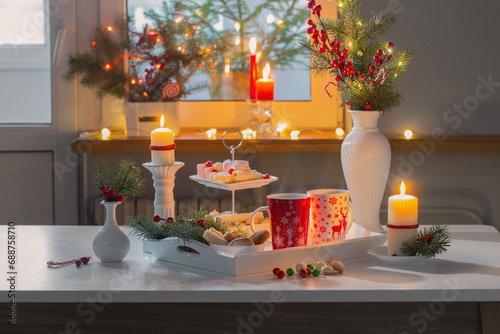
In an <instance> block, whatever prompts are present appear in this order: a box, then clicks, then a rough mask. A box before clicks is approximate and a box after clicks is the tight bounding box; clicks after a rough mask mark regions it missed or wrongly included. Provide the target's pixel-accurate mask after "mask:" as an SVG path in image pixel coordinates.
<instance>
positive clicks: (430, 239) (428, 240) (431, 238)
mask: <svg viewBox="0 0 500 334" xmlns="http://www.w3.org/2000/svg"><path fill="white" fill-rule="evenodd" d="M425 239H426V240H427V243H430V242H431V241H432V240H434V238H433V237H432V235H428V236H427V238H425Z"/></svg>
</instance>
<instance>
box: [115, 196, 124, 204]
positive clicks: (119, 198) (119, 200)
mask: <svg viewBox="0 0 500 334" xmlns="http://www.w3.org/2000/svg"><path fill="white" fill-rule="evenodd" d="M116 200H117V201H118V202H122V201H123V200H125V196H123V195H118V196H117V197H116Z"/></svg>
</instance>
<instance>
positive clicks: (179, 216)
mask: <svg viewBox="0 0 500 334" xmlns="http://www.w3.org/2000/svg"><path fill="white" fill-rule="evenodd" d="M177 218H179V219H180V220H186V218H184V216H182V215H178V216H177Z"/></svg>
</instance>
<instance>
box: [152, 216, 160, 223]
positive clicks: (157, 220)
mask: <svg viewBox="0 0 500 334" xmlns="http://www.w3.org/2000/svg"><path fill="white" fill-rule="evenodd" d="M153 220H154V221H155V223H158V222H159V221H160V220H161V217H160V216H158V215H156V216H154V217H153Z"/></svg>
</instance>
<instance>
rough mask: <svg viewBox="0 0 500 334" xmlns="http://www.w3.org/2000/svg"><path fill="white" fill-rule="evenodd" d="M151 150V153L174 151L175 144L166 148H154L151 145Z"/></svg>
mask: <svg viewBox="0 0 500 334" xmlns="http://www.w3.org/2000/svg"><path fill="white" fill-rule="evenodd" d="M149 149H150V150H151V151H172V150H175V144H172V145H166V146H153V145H149Z"/></svg>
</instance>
